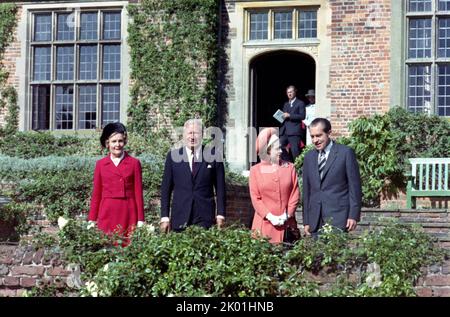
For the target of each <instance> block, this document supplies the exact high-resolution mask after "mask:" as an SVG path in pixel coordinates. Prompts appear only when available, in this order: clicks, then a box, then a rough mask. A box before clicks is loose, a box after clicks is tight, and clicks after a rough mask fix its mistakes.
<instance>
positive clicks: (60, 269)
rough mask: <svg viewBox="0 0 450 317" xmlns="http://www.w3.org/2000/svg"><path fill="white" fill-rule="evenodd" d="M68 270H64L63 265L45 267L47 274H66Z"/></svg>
mask: <svg viewBox="0 0 450 317" xmlns="http://www.w3.org/2000/svg"><path fill="white" fill-rule="evenodd" d="M69 274H70V271H66V270H65V269H64V268H63V267H60V266H57V267H50V268H48V269H47V275H50V276H68V275H69Z"/></svg>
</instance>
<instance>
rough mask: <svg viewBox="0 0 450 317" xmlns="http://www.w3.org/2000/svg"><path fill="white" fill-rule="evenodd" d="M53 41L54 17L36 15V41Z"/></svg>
mask: <svg viewBox="0 0 450 317" xmlns="http://www.w3.org/2000/svg"><path fill="white" fill-rule="evenodd" d="M51 39H52V15H51V14H35V15H34V40H35V41H50V40H51Z"/></svg>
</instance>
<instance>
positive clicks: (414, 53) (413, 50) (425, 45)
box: [408, 19, 431, 58]
mask: <svg viewBox="0 0 450 317" xmlns="http://www.w3.org/2000/svg"><path fill="white" fill-rule="evenodd" d="M408 57H409V58H425V57H431V19H411V20H409V38H408Z"/></svg>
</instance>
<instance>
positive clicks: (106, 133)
mask: <svg viewBox="0 0 450 317" xmlns="http://www.w3.org/2000/svg"><path fill="white" fill-rule="evenodd" d="M114 133H121V134H123V135H124V136H125V138H126V137H127V129H126V128H125V126H124V125H123V124H122V123H120V122H112V123H108V124H107V125H105V127H104V128H103V132H102V135H101V137H100V143H101V144H102V146H103V147H106V141H107V140H108V139H109V137H110V136H111V135H113V134H114Z"/></svg>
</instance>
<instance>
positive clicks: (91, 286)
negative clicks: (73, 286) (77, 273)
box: [86, 281, 98, 297]
mask: <svg viewBox="0 0 450 317" xmlns="http://www.w3.org/2000/svg"><path fill="white" fill-rule="evenodd" d="M86 288H87V291H88V292H89V294H91V296H92V297H98V286H97V284H95V282H90V281H89V282H87V283H86Z"/></svg>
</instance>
